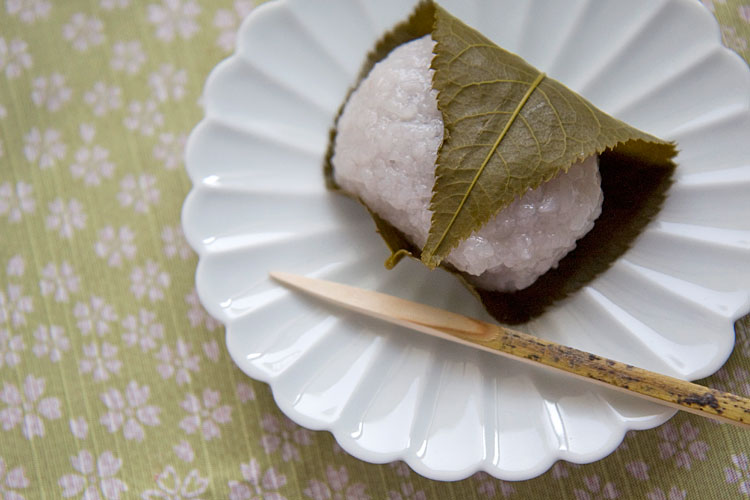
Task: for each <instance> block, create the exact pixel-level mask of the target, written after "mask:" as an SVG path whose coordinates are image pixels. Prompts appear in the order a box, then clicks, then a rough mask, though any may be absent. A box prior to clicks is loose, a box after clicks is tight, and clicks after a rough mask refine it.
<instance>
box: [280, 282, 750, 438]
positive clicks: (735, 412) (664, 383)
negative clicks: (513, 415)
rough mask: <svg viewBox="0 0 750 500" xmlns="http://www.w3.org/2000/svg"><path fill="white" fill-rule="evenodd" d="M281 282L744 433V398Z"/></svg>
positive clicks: (534, 341)
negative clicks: (709, 419) (738, 429)
mask: <svg viewBox="0 0 750 500" xmlns="http://www.w3.org/2000/svg"><path fill="white" fill-rule="evenodd" d="M271 277H272V278H273V279H275V280H277V281H279V282H281V283H285V284H287V285H290V286H292V287H294V288H297V289H299V290H302V291H304V292H307V293H310V294H312V295H314V296H316V297H319V298H322V299H324V300H327V301H329V302H332V303H334V304H337V305H339V306H343V307H345V308H347V309H350V310H353V311H357V312H359V313H362V314H365V315H368V316H372V317H375V318H379V319H382V320H384V321H387V322H389V323H394V324H397V325H400V326H403V327H406V328H409V329H412V330H417V331H420V332H422V333H426V334H428V335H432V336H435V337H440V338H442V339H445V340H449V341H451V342H455V343H459V344H463V345H467V346H470V347H474V348H478V349H481V350H483V351H487V352H491V353H493V354H498V355H500V356H505V357H508V358H512V359H516V360H519V361H522V362H525V363H529V364H534V365H537V366H539V365H541V366H543V367H546V368H550V369H553V370H557V371H558V372H564V373H566V374H568V375H571V376H574V377H577V378H580V379H584V380H588V381H589V382H593V383H596V384H599V385H602V386H606V387H609V388H613V389H616V390H619V391H622V392H626V393H629V394H631V395H634V396H638V397H640V398H642V399H646V400H649V401H652V402H655V403H659V404H662V405H666V406H669V407H671V408H675V409H677V410H682V411H686V412H690V413H693V414H696V415H700V416H702V417H707V418H711V419H714V420H718V421H720V422H724V423H729V424H733V425H737V426H739V427H744V428H750V399H748V398H745V397H742V396H737V395H734V394H731V393H728V392H722V391H718V390H716V389H711V388H708V387H704V386H702V385H698V384H694V383H692V382H687V381H684V380H680V379H677V378H674V377H670V376H667V375H662V374H659V373H655V372H651V371H648V370H645V369H643V368H639V367H637V366H633V365H629V364H625V363H621V362H619V361H614V360H611V359H607V358H604V357H601V356H597V355H595V354H591V353H588V352H585V351H581V350H578V349H575V348H573V347H567V346H564V345H561V344H557V343H555V342H550V341H547V340H543V339H540V338H537V337H534V336H532V335H528V334H526V333H523V332H519V331H515V330H511V329H509V328H505V327H502V326H500V325H495V324H491V323H486V322H484V321H480V320H477V319H472V318H468V317H466V316H462V315H460V314H455V313H452V312H449V311H445V310H443V309H437V308H434V307H430V306H427V305H424V304H419V303H416V302H411V301H408V300H405V299H401V298H398V297H393V296H391V295H386V294H383V293H379V292H373V291H369V290H363V289H361V288H355V287H351V286H348V285H342V284H339V283H334V282H331V281H324V280H319V279H314V278H307V277H304V276H297V275H293V274H288V273H281V272H273V273H271Z"/></svg>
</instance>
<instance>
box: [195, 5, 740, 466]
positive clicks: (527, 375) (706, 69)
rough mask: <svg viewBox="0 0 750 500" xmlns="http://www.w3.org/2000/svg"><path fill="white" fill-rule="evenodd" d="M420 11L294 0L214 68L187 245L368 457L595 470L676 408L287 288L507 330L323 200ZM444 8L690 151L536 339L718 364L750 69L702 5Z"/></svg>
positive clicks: (262, 374)
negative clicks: (362, 110)
mask: <svg viewBox="0 0 750 500" xmlns="http://www.w3.org/2000/svg"><path fill="white" fill-rule="evenodd" d="M413 4H414V1H413V0H409V1H404V0H377V1H375V0H372V1H369V0H327V1H325V2H323V1H316V0H299V1H298V0H288V1H287V0H279V1H276V2H271V3H268V4H264V5H263V6H261V7H259V8H258V9H256V10H255V11H254V12H253V13H252V14H251V15H250V17H249V18H248V19H247V20H246V22H245V23H244V24H243V26H242V28H241V30H240V34H239V37H238V45H237V50H236V53H235V54H234V55H233V56H232V57H230V58H229V59H227V60H225V61H223V62H222V63H221V64H219V65H218V66H217V68H216V69H215V70H214V71H213V73H212V74H211V76H210V78H209V80H208V82H207V84H206V88H205V107H206V116H205V119H204V120H203V121H202V122H201V123H200V124H199V125H198V126H197V127H196V128H195V130H194V131H193V133H192V135H191V137H190V140H189V142H188V147H187V169H188V172H189V175H190V177H191V179H192V181H193V184H194V187H193V190H192V191H191V192H190V194H189V196H188V198H187V200H186V202H185V205H184V208H183V218H182V220H183V225H184V229H185V234H186V235H187V238H188V240H189V242H190V244H191V245H192V246H193V248H195V249H196V251H197V252H198V253H199V254H200V263H199V266H198V270H197V277H196V281H197V289H198V294H199V296H200V298H201V301H202V302H203V304H204V305H205V307H206V308H207V309H208V311H210V313H211V314H213V315H214V316H215V317H216V318H218V319H219V320H221V321H222V322H224V324H225V325H226V326H227V346H228V349H229V352H230V353H231V355H232V357H233V359H234V360H235V362H236V363H237V364H238V365H239V367H240V368H241V369H242V370H243V371H245V372H246V373H247V374H248V375H250V376H251V377H253V378H256V379H258V380H262V381H264V382H267V383H269V384H270V386H271V388H272V389H273V394H274V397H275V398H276V401H277V403H278V405H279V407H280V408H281V409H282V410H283V411H284V412H285V413H286V414H287V415H289V416H290V417H291V418H292V419H293V420H295V421H296V422H298V423H300V424H301V425H303V426H306V427H309V428H312V429H327V430H329V431H331V432H332V433H333V434H334V436H335V437H336V439H337V440H338V442H339V443H340V445H341V446H342V447H343V448H344V449H345V450H347V451H348V452H349V453H351V454H352V455H354V456H356V457H359V458H361V459H363V460H367V461H371V462H388V461H393V460H404V461H406V462H407V463H408V464H409V465H410V466H411V467H412V468H413V469H414V470H416V471H417V472H418V473H420V474H423V475H425V476H427V477H430V478H434V479H441V480H455V479H461V478H464V477H467V476H469V475H471V474H473V473H475V472H476V471H479V470H484V471H487V472H488V473H490V474H492V475H494V476H496V477H499V478H502V479H510V480H521V479H528V478H531V477H534V476H536V475H538V474H541V473H543V472H544V471H545V470H547V469H548V468H549V467H550V466H551V465H552V464H553V463H554V462H555V461H556V460H559V459H564V460H569V461H573V462H579V463H580V462H590V461H594V460H598V459H600V458H602V457H604V456H606V455H607V454H608V453H610V452H611V451H613V450H614V449H615V448H616V447H617V445H618V444H619V443H620V441H621V440H622V437H623V435H624V433H625V432H626V431H628V430H630V429H646V428H651V427H654V426H656V425H659V424H661V423H662V422H664V421H665V420H667V419H668V418H669V417H670V416H671V415H672V413H673V412H672V411H671V410H668V409H664V408H663V407H660V406H657V405H654V404H649V403H645V402H640V401H638V400H636V399H634V398H632V397H628V396H625V395H621V394H619V393H615V392H613V391H611V390H607V389H602V388H598V387H593V386H591V385H587V384H585V383H581V382H577V381H573V380H568V379H566V378H560V377H558V376H552V375H550V374H548V373H546V372H544V371H541V370H538V369H532V368H529V367H526V366H522V365H520V364H519V363H517V362H512V361H505V360H501V359H499V358H496V357H493V356H491V355H487V354H485V353H481V352H477V351H473V350H470V349H467V348H462V347H457V346H454V345H449V344H447V343H444V342H441V341H438V340H433V339H428V338H422V337H421V336H415V335H414V334H411V333H407V332H405V331H403V330H400V329H398V328H395V327H388V326H385V325H383V324H382V323H378V322H374V321H370V320H367V319H363V318H361V317H356V316H353V315H349V314H343V313H339V312H338V311H334V310H332V309H331V308H330V307H329V306H327V305H324V304H321V303H319V302H317V301H314V300H312V299H308V298H305V297H303V296H300V295H298V294H295V293H291V292H289V291H287V290H286V289H283V288H281V287H279V286H277V285H276V284H275V283H273V282H271V281H270V280H269V279H268V275H267V273H268V271H269V270H283V271H288V272H294V273H300V274H306V275H311V276H317V277H322V278H326V279H331V280H336V281H341V282H344V283H348V284H352V285H356V286H360V287H366V288H371V289H378V290H380V291H384V292H387V293H392V294H395V295H399V296H401V297H404V298H407V299H412V300H416V301H420V302H425V303H428V304H431V305H435V306H438V307H444V308H447V309H450V310H453V311H456V312H460V313H463V314H467V315H471V316H476V317H480V318H485V319H488V317H487V315H486V314H485V313H484V312H483V311H482V309H481V306H480V305H479V304H478V303H477V302H476V300H475V299H474V298H473V297H472V296H471V295H470V294H469V293H468V292H467V291H466V290H465V289H463V287H462V286H461V285H460V284H459V283H458V282H457V281H456V280H455V279H454V278H453V277H452V276H450V275H447V274H446V273H443V272H433V273H430V272H428V271H427V270H426V269H424V268H422V266H421V265H419V264H417V263H415V262H404V263H402V264H400V265H399V266H398V267H397V268H396V270H394V271H386V270H385V269H384V268H383V265H382V262H383V261H384V259H385V257H387V254H388V253H387V250H386V249H385V245H384V244H383V243H382V241H381V239H380V238H379V237H378V236H377V235H376V234H375V231H374V226H373V224H372V222H371V220H370V218H369V216H368V215H367V214H366V213H365V211H364V210H363V209H362V207H361V206H359V205H358V204H356V203H354V202H352V201H350V200H348V199H346V198H344V197H343V196H338V195H335V194H332V193H330V192H328V191H326V189H325V187H324V185H323V179H322V174H321V164H322V158H323V155H324V152H325V149H326V146H327V141H328V131H329V128H330V127H331V125H332V121H333V118H334V116H335V113H336V111H337V109H338V108H339V106H340V105H341V103H342V101H343V99H344V97H345V95H346V92H347V90H348V89H349V87H350V86H351V85H352V84H354V82H355V77H356V74H357V73H358V70H359V68H360V66H361V64H362V63H363V60H364V56H365V54H366V53H367V52H368V51H369V50H370V48H371V47H372V46H373V44H374V42H375V41H376V39H377V38H378V37H380V36H381V35H382V34H383V33H384V32H385V31H386V30H387V29H389V28H390V27H391V26H393V25H394V24H395V23H396V22H398V21H400V20H402V19H403V18H405V17H406V16H407V15H408V14H409V12H410V11H411V9H412V6H413ZM443 4H444V6H445V7H446V8H448V10H450V11H452V12H453V13H454V14H456V15H458V16H459V17H460V18H462V19H463V20H464V21H466V22H467V23H469V24H470V25H473V26H474V27H476V28H478V29H479V30H481V31H482V32H483V33H485V34H486V35H487V36H489V37H490V38H492V39H493V40H495V41H496V42H497V43H498V44H500V45H501V46H503V47H505V48H507V49H509V50H511V51H514V52H517V53H518V54H520V55H521V56H523V57H525V58H526V59H527V60H528V61H529V62H531V63H532V64H534V65H536V66H537V67H538V68H540V69H541V70H543V71H546V72H547V74H549V75H550V76H552V77H554V78H557V79H559V80H561V81H562V82H564V83H566V84H567V85H569V86H570V87H571V88H573V89H574V90H576V91H578V92H580V93H582V94H583V95H584V96H585V97H587V98H588V99H590V100H591V101H593V102H594V104H596V105H598V106H599V107H601V108H602V109H604V110H605V111H607V112H609V113H612V114H614V115H615V116H617V117H618V118H621V119H623V120H626V121H627V122H629V123H631V124H632V125H634V126H636V127H639V128H641V129H644V130H645V131H647V132H650V133H652V134H655V135H657V136H661V137H663V138H666V139H670V140H675V141H677V142H678V144H679V149H680V155H679V157H678V162H679V167H678V170H677V173H676V182H675V184H674V186H673V187H672V188H671V190H670V192H669V195H668V199H667V200H666V203H665V206H664V208H663V210H662V211H661V213H660V214H659V216H658V220H656V221H654V222H653V223H652V224H651V225H650V226H649V227H648V228H647V230H646V231H645V232H644V233H643V234H642V235H641V236H640V237H639V238H638V240H637V241H636V243H635V245H634V246H633V248H632V249H630V250H629V251H628V252H627V253H626V254H625V255H624V256H623V257H622V258H620V259H619V260H618V261H617V263H616V264H615V265H614V266H613V267H612V268H611V269H609V270H608V271H607V272H606V273H604V274H602V275H601V276H600V277H599V278H598V279H596V280H595V281H593V282H592V283H590V284H589V286H587V287H585V288H584V289H582V290H581V291H580V292H578V293H577V294H575V295H574V296H572V297H570V298H569V299H567V300H565V301H563V302H560V303H559V304H557V305H556V306H555V307H553V308H551V309H550V310H549V311H548V312H546V313H545V314H544V315H543V316H541V317H539V318H537V319H536V320H534V321H532V322H531V323H529V324H528V325H526V326H525V327H524V328H523V329H525V330H526V331H528V332H531V333H533V334H536V335H539V336H540V337H544V338H548V339H552V340H555V341H558V342H561V343H564V344H568V345H572V346H575V347H578V348H581V349H585V350H587V351H591V352H594V353H597V354H600V355H604V356H608V357H612V358H615V359H619V360H622V361H625V362H629V363H632V364H636V365H640V366H642V367H644V368H647V369H650V370H656V371H659V372H662V373H667V374H670V375H674V376H678V377H682V378H686V379H695V378H699V377H704V376H707V375H709V374H711V373H713V372H714V371H715V370H717V369H718V368H719V367H720V366H721V365H722V363H723V362H724V361H725V360H726V358H727V357H728V355H729V353H730V352H731V349H732V347H733V344H734V330H733V323H734V321H735V320H736V319H737V318H738V317H740V316H741V315H742V314H743V313H745V312H747V311H748V308H750V290H749V288H750V217H748V214H750V196H748V195H747V193H748V192H750V141H748V137H750V72H749V71H748V68H747V67H746V66H745V64H744V63H743V62H742V61H741V59H740V58H739V57H737V56H736V55H735V54H733V53H731V52H729V51H728V50H727V49H724V48H722V47H721V45H720V42H719V30H718V27H717V25H716V23H715V21H714V20H713V18H712V17H711V15H710V14H709V13H708V12H707V11H705V9H703V8H702V7H701V6H700V4H699V3H698V2H696V1H694V0H628V1H621V0H570V1H565V2H562V1H559V0H529V1H524V2H519V1H517V0H502V1H490V0H486V1H485V0H470V1H466V0H450V1H445V2H444V3H443Z"/></svg>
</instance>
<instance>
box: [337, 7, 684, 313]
mask: <svg viewBox="0 0 750 500" xmlns="http://www.w3.org/2000/svg"><path fill="white" fill-rule="evenodd" d="M427 33H430V34H431V36H432V38H433V39H434V40H435V41H436V42H437V45H436V47H435V57H434V59H433V61H432V68H433V69H434V70H435V74H434V77H433V88H435V89H436V90H438V109H439V110H440V111H441V113H442V114H443V121H444V139H443V143H442V145H441V146H440V149H439V151H438V159H437V165H436V182H435V185H434V186H433V195H432V200H431V207H430V208H431V210H432V211H433V217H432V223H431V227H430V233H429V237H428V240H427V243H426V244H425V246H424V248H422V249H419V248H417V247H416V246H415V245H413V244H412V243H410V242H409V240H408V238H406V236H405V235H404V234H403V233H402V232H401V231H399V230H398V229H397V228H395V227H393V226H392V225H391V224H390V223H388V222H387V221H385V220H383V219H382V218H380V217H379V216H378V215H377V214H375V213H373V212H371V211H370V214H371V216H372V217H373V220H374V221H375V224H376V226H377V230H378V233H380V235H381V236H382V237H383V239H384V240H385V241H386V243H387V245H388V247H389V249H390V250H391V257H390V258H389V259H388V260H387V261H386V267H387V268H389V269H390V268H392V267H393V266H395V265H396V264H397V263H398V261H399V260H400V259H401V258H402V257H404V256H405V255H409V256H412V257H414V258H417V259H421V260H422V262H423V263H424V264H425V265H427V266H428V267H430V268H435V267H437V266H440V267H443V268H445V269H446V270H448V271H450V272H453V273H456V274H457V275H458V276H459V277H460V278H462V279H461V280H462V281H463V282H464V284H465V285H466V286H467V287H469V288H470V289H471V290H472V291H473V292H474V293H475V294H476V295H477V296H478V298H480V300H481V301H482V302H483V304H484V305H485V307H486V308H487V310H488V312H489V313H490V314H492V315H493V316H494V317H495V318H497V319H498V320H499V321H501V322H504V323H509V324H518V323H523V322H525V321H528V320H529V319H531V318H532V317H534V316H536V315H538V314H539V313H541V312H543V311H544V309H545V308H546V307H547V306H548V305H550V304H552V303H553V302H554V301H556V300H558V299H560V298H563V297H565V296H566V295H568V294H570V293H572V292H574V291H576V290H578V289H579V288H580V287H581V286H583V285H585V284H586V283H587V282H589V281H590V280H591V279H593V278H594V277H595V276H597V275H598V274H599V273H601V272H602V271H604V270H606V269H607V268H608V267H609V266H610V265H611V264H612V263H613V262H614V261H615V260H616V259H617V258H618V257H619V256H620V255H622V253H624V252H625V250H627V248H629V246H630V245H631V244H632V242H633V240H634V239H635V238H636V237H637V235H638V234H639V233H640V232H641V231H642V230H643V228H644V227H645V226H646V225H647V224H648V222H649V221H650V220H651V219H652V218H653V216H654V215H655V214H656V213H657V212H658V211H659V209H660V208H661V204H662V202H663V200H664V197H665V193H666V191H667V189H668V188H669V186H670V185H671V175H672V172H673V170H674V168H675V164H674V163H673V161H672V159H673V158H674V156H675V155H676V153H677V151H676V148H675V145H674V144H673V143H669V142H666V141H663V140H661V139H658V138H656V137H654V136H652V135H649V134H647V133H645V132H641V131H639V130H637V129H635V128H633V127H631V126H629V125H627V124H625V123H624V122H622V121H620V120H617V119H615V118H613V117H611V116H609V115H607V114H606V113H604V112H603V111H601V110H599V109H597V108H596V107H595V106H593V105H592V104H591V103H589V102H588V101H586V100H585V99H584V98H583V97H581V96H580V95H578V94H576V93H575V92H573V91H572V90H570V89H568V88H567V87H566V86H565V85H563V84H562V83H560V82H558V81H556V80H553V79H551V78H549V77H547V76H545V75H544V74H543V73H541V72H540V71H539V70H537V69H535V68H533V67H532V66H530V65H529V64H528V63H526V62H525V61H524V60H523V59H522V58H520V57H519V56H517V55H515V54H512V53H510V52H508V51H506V50H504V49H502V48H500V47H498V46H497V45H496V44H494V43H493V42H492V41H490V40H489V39H487V38H486V37H484V36H483V35H482V34H480V33H479V32H477V31H476V30H474V29H473V28H470V27H469V26H467V25H465V24H464V23H463V22H461V21H460V20H458V19H457V18H455V17H454V16H452V15H451V14H449V13H448V12H447V11H445V10H444V9H443V8H441V7H439V6H437V5H434V4H433V3H432V2H429V1H428V2H422V3H420V4H419V5H418V6H417V8H416V10H415V12H414V13H413V14H412V16H411V17H410V18H409V19H408V20H406V21H404V22H403V23H401V24H399V25H398V26H396V27H395V28H394V29H393V30H392V31H391V32H390V33H388V34H386V35H385V36H384V37H383V38H382V39H381V40H380V41H379V43H378V44H377V46H376V47H375V49H374V50H373V52H372V53H371V54H369V55H368V58H367V61H366V63H365V65H364V66H363V69H362V72H361V73H360V81H361V80H362V79H363V78H365V77H366V76H367V74H369V72H370V70H371V69H372V66H374V64H375V63H376V62H378V61H379V60H381V59H383V58H384V57H385V56H387V55H388V53H389V52H390V51H391V50H393V49H394V48H395V47H397V46H398V45H400V44H402V43H406V42H408V41H411V40H414V39H416V38H420V37H421V36H424V35H425V34H427ZM347 101H348V97H347ZM344 104H345V103H344ZM342 110H343V105H342ZM335 135H336V130H335V129H334V130H332V132H331V142H330V144H329V149H328V153H327V156H326V162H325V165H324V173H325V178H326V182H327V184H328V186H329V187H330V188H332V189H338V186H337V185H336V183H335V181H334V179H333V171H332V166H331V158H332V157H333V146H334V143H335ZM594 154H599V155H600V158H599V170H600V174H601V176H602V191H603V192H604V202H603V206H602V214H601V215H600V217H599V219H597V221H596V223H595V226H594V229H592V230H591V231H590V232H589V233H588V234H587V235H585V236H584V237H583V238H582V239H580V240H579V241H578V243H577V247H576V249H575V250H573V251H572V252H570V253H569V254H568V255H567V256H566V257H565V258H563V259H562V260H561V261H560V263H559V265H558V267H557V268H556V269H551V270H550V271H548V272H547V273H545V274H544V275H543V276H541V277H540V278H539V279H538V280H537V281H536V282H535V283H534V284H532V285H531V286H530V287H528V288H526V289H523V290H519V291H517V292H494V291H486V290H481V289H476V288H474V287H473V286H472V285H470V284H469V283H468V282H466V280H465V279H463V276H462V273H460V272H459V271H457V270H456V269H454V268H452V266H450V265H449V264H447V263H446V262H443V259H444V258H445V257H446V256H447V255H448V254H449V253H450V251H451V250H452V249H453V248H455V247H456V246H457V245H458V244H459V243H461V241H463V240H464V239H466V238H467V237H469V236H470V235H471V234H472V233H473V232H474V231H476V230H478V229H479V228H481V227H482V226H483V225H484V224H486V223H487V222H488V221H489V220H490V219H491V218H492V217H494V216H495V215H497V213H499V212H500V211H501V210H503V209H504V208H505V207H507V206H508V205H510V204H511V203H512V202H513V200H514V199H515V198H516V197H518V196H521V195H523V194H524V193H525V192H526V191H527V190H528V189H534V188H536V187H538V186H539V185H540V184H541V183H543V182H546V181H548V180H550V179H552V178H553V177H555V176H556V175H557V174H559V173H560V172H565V171H567V170H568V169H569V168H570V166H572V165H573V164H574V163H575V162H578V161H581V160H583V159H585V158H586V157H589V156H591V155H594ZM368 210H369V209H368Z"/></svg>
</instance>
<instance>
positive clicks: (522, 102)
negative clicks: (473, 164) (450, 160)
mask: <svg viewBox="0 0 750 500" xmlns="http://www.w3.org/2000/svg"><path fill="white" fill-rule="evenodd" d="M545 77H546V75H545V73H543V72H540V73H539V74H538V75H537V77H536V78H535V79H534V81H533V82H531V85H529V88H528V89H527V90H526V93H525V94H524V95H523V97H522V98H521V100H520V101H518V104H517V105H516V108H515V109H514V110H513V114H512V115H511V116H510V118H509V119H508V121H507V122H506V123H505V126H504V127H503V130H502V131H501V132H500V134H499V135H498V137H497V140H495V143H494V144H493V145H492V147H491V148H490V150H489V152H488V153H487V155H486V156H485V158H484V161H483V162H482V165H481V166H480V167H479V169H478V170H477V173H476V174H475V175H474V178H473V179H472V181H471V184H470V185H469V188H468V189H467V190H466V192H465V193H464V196H463V198H461V201H460V203H459V205H458V207H457V208H456V210H455V211H454V212H453V216H452V217H451V220H450V222H449V223H448V225H447V226H446V228H445V230H444V231H443V233H442V234H441V235H440V239H438V241H437V243H435V246H434V247H433V250H432V251H431V252H430V253H429V255H428V256H427V257H428V260H431V259H432V257H433V256H434V255H435V253H436V252H437V251H438V249H439V248H440V245H442V244H443V241H444V240H445V238H446V236H447V235H448V233H449V232H450V230H451V228H452V227H453V224H455V222H456V219H457V218H458V214H459V213H461V210H463V207H464V205H465V204H466V200H468V199H469V196H470V195H471V192H472V191H473V190H474V186H476V184H477V181H478V180H479V177H481V175H482V172H484V169H485V167H486V166H487V164H488V163H489V162H490V159H491V158H492V156H493V155H494V154H495V152H496V151H497V148H498V147H500V143H501V142H502V140H503V139H504V138H505V135H506V134H507V133H508V130H510V127H511V126H512V125H513V123H514V122H515V121H516V118H518V115H519V114H520V113H521V110H522V109H523V107H524V106H525V105H526V102H527V101H528V100H529V98H530V97H531V94H532V93H533V92H534V90H536V88H537V87H538V86H539V84H541V83H542V80H544V78H545Z"/></svg>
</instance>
